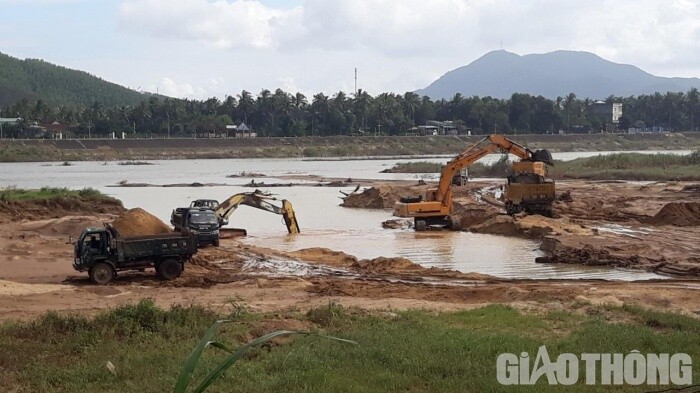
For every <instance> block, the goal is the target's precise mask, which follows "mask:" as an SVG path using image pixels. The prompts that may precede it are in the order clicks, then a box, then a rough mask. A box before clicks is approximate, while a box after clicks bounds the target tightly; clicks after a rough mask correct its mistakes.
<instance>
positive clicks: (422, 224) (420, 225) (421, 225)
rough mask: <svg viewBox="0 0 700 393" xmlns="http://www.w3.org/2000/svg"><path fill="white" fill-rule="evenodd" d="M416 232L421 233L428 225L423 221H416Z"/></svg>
mask: <svg viewBox="0 0 700 393" xmlns="http://www.w3.org/2000/svg"><path fill="white" fill-rule="evenodd" d="M415 226H416V231H419V232H422V231H425V230H426V229H428V223H427V222H426V221H425V220H416V222H415Z"/></svg>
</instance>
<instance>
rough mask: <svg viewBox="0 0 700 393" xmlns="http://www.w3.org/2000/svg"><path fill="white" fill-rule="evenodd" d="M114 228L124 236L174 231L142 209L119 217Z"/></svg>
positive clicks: (132, 210) (113, 223) (136, 209)
mask: <svg viewBox="0 0 700 393" xmlns="http://www.w3.org/2000/svg"><path fill="white" fill-rule="evenodd" d="M112 226H114V228H116V230H117V231H118V232H119V234H120V235H122V236H136V235H158V234H161V233H170V232H172V231H173V230H172V229H170V227H169V226H168V225H166V224H165V223H164V222H163V221H161V220H160V219H158V217H156V216H154V215H153V214H151V213H149V212H147V211H145V210H143V209H141V208H135V209H131V210H128V211H127V212H126V213H124V214H122V215H121V216H119V217H117V218H116V219H115V220H114V221H113V222H112Z"/></svg>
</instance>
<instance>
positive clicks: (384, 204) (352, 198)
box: [342, 184, 424, 209]
mask: <svg viewBox="0 0 700 393" xmlns="http://www.w3.org/2000/svg"><path fill="white" fill-rule="evenodd" d="M423 193H424V192H423V191H421V189H420V188H419V187H416V188H415V189H414V187H408V186H395V185H390V184H387V185H381V186H379V187H371V188H368V189H366V190H364V191H362V192H360V193H354V194H350V195H348V196H347V197H345V198H344V199H343V203H342V206H345V207H359V208H364V209H391V208H393V207H394V204H395V203H396V202H398V201H399V199H401V197H402V196H412V195H421V194H423Z"/></svg>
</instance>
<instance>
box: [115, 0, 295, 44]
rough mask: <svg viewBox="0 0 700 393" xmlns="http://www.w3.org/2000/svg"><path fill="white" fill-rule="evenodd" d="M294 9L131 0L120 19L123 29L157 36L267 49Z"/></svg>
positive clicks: (240, 1)
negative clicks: (275, 32) (283, 9)
mask: <svg viewBox="0 0 700 393" xmlns="http://www.w3.org/2000/svg"><path fill="white" fill-rule="evenodd" d="M294 12H295V11H294V10H291V11H282V10H277V9H273V8H270V7H267V6H265V5H263V4H261V3H260V2H258V1H252V0H236V1H234V2H227V1H224V0H217V1H214V2H208V1H206V0H167V1H166V0H130V1H125V2H123V3H122V4H121V7H120V22H121V25H122V26H123V27H124V28H127V29H133V30H136V31H139V32H142V33H147V34H151V35H154V36H157V37H163V38H175V39H186V40H196V41H202V42H205V43H208V44H210V45H213V46H215V47H221V48H232V47H253V48H269V47H272V46H274V45H275V35H274V34H273V30H274V28H275V26H277V25H279V24H284V22H283V21H282V20H283V19H286V18H288V17H290V16H292V15H293V14H294Z"/></svg>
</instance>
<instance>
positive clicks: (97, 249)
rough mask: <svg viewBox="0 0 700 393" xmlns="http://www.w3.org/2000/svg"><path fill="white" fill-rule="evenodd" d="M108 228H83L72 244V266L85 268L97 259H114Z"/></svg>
mask: <svg viewBox="0 0 700 393" xmlns="http://www.w3.org/2000/svg"><path fill="white" fill-rule="evenodd" d="M113 237H114V236H113V234H112V233H111V231H110V230H109V229H108V228H85V229H83V231H82V232H81V233H80V236H79V237H78V240H77V241H76V242H75V245H74V247H73V248H74V253H73V254H74V256H73V268H74V269H75V270H80V271H82V270H86V269H88V268H89V267H90V266H91V265H93V264H94V263H95V262H97V261H107V260H109V261H111V262H112V263H114V262H115V260H116V250H115V248H114V244H113V242H112V241H111V240H112V238H113Z"/></svg>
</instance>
